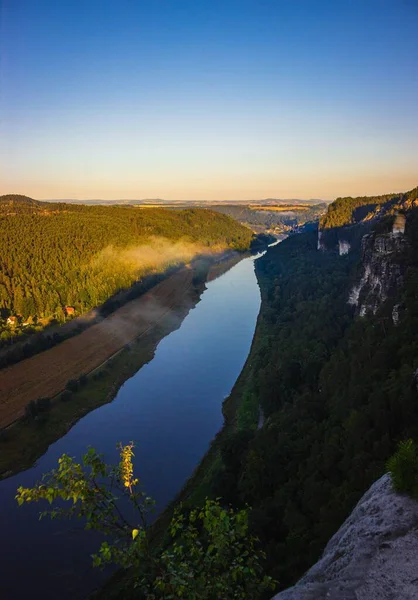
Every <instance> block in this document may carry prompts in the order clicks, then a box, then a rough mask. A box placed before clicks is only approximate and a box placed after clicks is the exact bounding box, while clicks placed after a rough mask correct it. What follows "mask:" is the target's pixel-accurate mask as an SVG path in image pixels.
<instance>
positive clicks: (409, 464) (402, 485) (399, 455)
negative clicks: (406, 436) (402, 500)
mask: <svg viewBox="0 0 418 600" xmlns="http://www.w3.org/2000/svg"><path fill="white" fill-rule="evenodd" d="M387 469H388V471H390V473H391V476H392V483H393V488H394V489H395V491H397V492H400V493H402V494H408V495H409V496H412V497H414V498H418V452H417V445H416V444H415V442H414V441H413V440H406V441H404V442H400V444H399V446H398V449H397V450H396V452H395V454H393V456H391V457H390V459H389V460H388V462H387Z"/></svg>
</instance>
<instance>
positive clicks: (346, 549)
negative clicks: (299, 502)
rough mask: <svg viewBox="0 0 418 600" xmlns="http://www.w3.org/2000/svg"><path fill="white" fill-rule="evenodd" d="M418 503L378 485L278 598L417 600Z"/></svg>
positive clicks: (386, 480) (387, 483)
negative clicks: (312, 561)
mask: <svg viewBox="0 0 418 600" xmlns="http://www.w3.org/2000/svg"><path fill="white" fill-rule="evenodd" d="M417 598H418V502H416V501H415V500H412V499H411V498H408V497H407V496H402V495H399V494H396V493H395V492H394V491H393V489H392V483H391V479H390V476H389V475H384V476H383V477H382V478H381V479H379V480H378V481H376V483H374V484H373V485H372V486H371V488H370V489H369V490H368V491H367V492H366V493H365V495H364V496H363V498H362V499H361V500H360V502H359V503H358V504H357V506H356V507H355V509H354V510H353V512H352V513H351V515H350V516H349V517H348V519H347V520H346V521H345V523H344V524H343V525H342V527H341V528H340V529H339V530H338V531H337V533H336V534H335V535H334V537H332V538H331V540H330V542H329V543H328V545H327V547H326V548H325V551H324V553H323V555H322V558H321V559H320V560H319V561H318V562H317V563H316V564H315V565H314V566H313V567H312V568H311V569H310V570H309V571H308V572H307V573H306V574H305V575H304V576H303V577H302V579H301V580H300V581H299V582H298V583H297V584H296V585H295V586H293V587H292V588H290V589H288V590H286V591H284V592H281V593H280V594H278V595H277V596H275V600H416V599H417Z"/></svg>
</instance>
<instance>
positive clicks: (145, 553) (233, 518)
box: [16, 442, 275, 600]
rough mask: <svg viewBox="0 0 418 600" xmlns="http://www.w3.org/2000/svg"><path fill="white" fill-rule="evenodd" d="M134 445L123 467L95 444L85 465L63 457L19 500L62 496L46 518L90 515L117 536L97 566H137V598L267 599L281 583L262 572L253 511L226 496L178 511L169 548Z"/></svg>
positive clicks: (91, 524)
mask: <svg viewBox="0 0 418 600" xmlns="http://www.w3.org/2000/svg"><path fill="white" fill-rule="evenodd" d="M133 447H134V446H133V443H132V442H131V443H130V444H128V445H126V446H122V445H120V446H119V450H120V461H119V464H118V465H117V466H116V467H111V466H109V465H106V464H105V463H104V462H103V459H102V457H101V456H100V455H99V454H97V452H96V451H95V450H94V449H92V448H91V449H89V451H88V452H87V453H86V454H85V455H84V457H83V460H82V463H76V462H75V461H74V460H73V459H72V458H71V457H69V456H67V455H65V454H64V455H63V456H62V457H61V458H60V459H59V461H58V469H57V470H54V471H52V472H51V473H49V474H47V475H46V476H44V478H43V480H42V482H41V483H40V484H38V485H36V486H35V487H34V488H23V487H20V488H19V489H18V491H17V496H16V499H17V501H18V503H19V505H21V504H23V503H25V502H37V501H40V500H47V501H48V502H49V503H50V504H51V505H52V504H54V503H55V501H57V500H64V501H65V502H68V503H69V506H66V507H62V506H60V507H56V506H53V507H52V508H51V509H50V510H47V511H45V512H43V513H41V516H45V515H49V516H50V517H51V518H56V517H82V518H84V519H85V521H86V529H95V530H97V531H99V532H101V533H104V534H106V535H107V536H108V537H109V538H110V540H109V541H105V542H103V543H102V544H101V546H100V548H99V551H98V552H97V554H95V555H93V564H94V566H97V567H103V566H104V565H106V564H108V563H113V564H116V565H119V566H121V567H123V568H132V569H131V570H132V571H133V573H134V575H133V578H134V581H133V587H134V588H135V597H137V598H147V599H150V600H151V599H157V598H166V599H168V598H187V599H188V600H198V599H199V600H200V599H207V600H221V599H224V600H229V599H233V598H234V599H235V598H237V599H238V598H253V599H257V598H261V597H262V595H263V593H264V592H266V591H267V590H273V589H274V585H275V582H274V581H273V580H272V579H271V578H270V577H267V576H264V575H263V572H262V566H261V564H262V561H263V560H264V558H265V556H264V554H263V553H262V552H261V551H260V550H258V548H257V545H258V541H257V540H256V539H255V538H254V537H252V536H250V535H249V534H248V511H247V510H239V511H235V510H233V509H232V508H224V507H223V506H222V505H221V503H220V502H219V500H215V501H213V500H206V502H205V505H204V506H203V507H202V508H195V509H193V510H191V511H190V512H189V513H188V515H187V516H186V515H185V514H182V513H181V512H180V511H176V512H175V514H174V517H173V519H172V521H171V525H170V527H169V532H168V533H169V539H168V541H167V544H166V545H165V546H164V547H163V548H156V547H154V545H153V544H152V543H151V540H150V533H149V528H148V526H147V514H148V512H149V511H150V510H151V509H152V508H153V506H154V501H153V500H152V499H151V498H150V497H149V496H147V495H146V494H145V492H144V491H142V490H141V489H140V487H139V480H138V479H137V478H135V477H134V472H133V456H134V454H133ZM123 498H125V499H126V498H127V499H128V500H129V502H131V503H132V504H133V506H134V507H135V509H136V513H135V514H136V517H137V522H136V523H135V522H134V523H131V522H130V521H129V520H128V519H127V517H126V516H125V514H124V513H123V510H122V506H123V502H122V503H121V500H123Z"/></svg>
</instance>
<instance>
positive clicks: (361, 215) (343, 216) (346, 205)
mask: <svg viewBox="0 0 418 600" xmlns="http://www.w3.org/2000/svg"><path fill="white" fill-rule="evenodd" d="M417 200H418V187H416V188H414V189H413V190H411V191H410V192H405V193H402V192H400V193H395V194H385V195H383V196H361V197H357V198H351V197H346V198H337V199H336V200H335V201H334V202H332V203H331V204H330V205H329V207H328V210H327V212H326V214H325V215H324V217H323V218H322V219H321V221H320V228H321V229H330V228H334V227H344V226H346V225H354V224H356V223H359V222H361V221H366V220H371V219H373V218H374V217H376V216H377V215H379V216H382V215H383V214H384V213H387V212H390V211H392V212H393V211H395V210H401V209H405V208H406V209H408V208H411V207H412V205H413V203H414V202H416V201H417Z"/></svg>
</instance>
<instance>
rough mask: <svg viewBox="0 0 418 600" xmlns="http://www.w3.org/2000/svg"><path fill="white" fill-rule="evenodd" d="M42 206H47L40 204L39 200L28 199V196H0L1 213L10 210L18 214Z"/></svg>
mask: <svg viewBox="0 0 418 600" xmlns="http://www.w3.org/2000/svg"><path fill="white" fill-rule="evenodd" d="M44 204H45V205H46V206H48V204H47V203H46V202H40V201H39V200H34V199H33V198H29V196H22V194H6V195H4V196H0V211H2V212H4V211H5V210H8V209H11V208H14V209H16V210H18V211H19V212H22V211H23V212H24V211H25V210H27V209H30V210H33V209H35V208H37V207H42V205H44Z"/></svg>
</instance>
